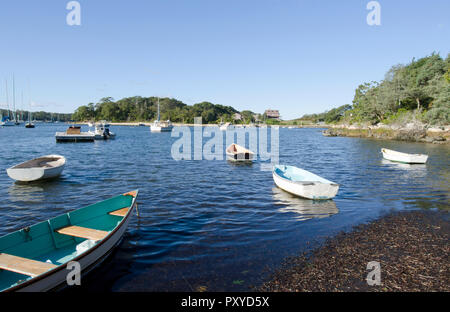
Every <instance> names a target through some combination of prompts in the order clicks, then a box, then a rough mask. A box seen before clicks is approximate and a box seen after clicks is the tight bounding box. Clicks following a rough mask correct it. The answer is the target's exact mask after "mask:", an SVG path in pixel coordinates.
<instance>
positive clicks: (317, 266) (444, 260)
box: [258, 211, 450, 292]
mask: <svg viewBox="0 0 450 312" xmlns="http://www.w3.org/2000/svg"><path fill="white" fill-rule="evenodd" d="M449 236H450V223H449V215H448V212H447V211H403V212H393V213H391V214H389V215H387V216H384V217H381V218H380V219H377V220H375V221H372V222H370V223H367V224H363V225H359V226H356V227H354V228H353V230H352V231H351V232H349V233H345V232H341V233H340V234H338V235H337V236H335V237H332V238H329V239H328V240H327V241H325V243H324V244H323V245H322V246H321V247H318V248H317V249H315V250H313V251H312V252H310V253H304V254H301V255H298V256H295V257H291V258H289V259H287V260H286V261H285V263H284V264H283V265H282V266H281V268H279V269H278V270H277V271H276V272H275V273H274V274H273V275H272V276H271V278H270V280H269V281H267V282H265V283H264V284H263V285H262V286H260V287H258V291H265V292H267V291H269V292H343V291H345V292H348V291H364V292H386V291H387V292H393V291H396V292H417V291H445V292H448V291H450V271H449V262H448V255H449V252H450V246H449V244H448V242H449ZM371 261H378V262H379V263H380V268H381V271H380V272H381V285H380V286H369V285H368V284H367V282H366V278H367V275H368V274H369V272H370V271H371V269H367V264H368V263H369V262H371Z"/></svg>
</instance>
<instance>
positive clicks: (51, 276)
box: [0, 191, 137, 292]
mask: <svg viewBox="0 0 450 312" xmlns="http://www.w3.org/2000/svg"><path fill="white" fill-rule="evenodd" d="M132 193H134V195H132V196H133V198H132V200H131V202H130V204H129V206H128V205H127V207H129V209H128V210H127V212H126V214H124V215H123V218H122V219H121V220H120V221H118V223H117V225H116V226H115V227H114V228H113V229H112V230H111V231H110V232H109V233H108V234H107V235H106V236H105V237H104V238H102V239H101V240H100V241H98V242H97V243H95V244H94V245H92V246H90V247H87V248H86V249H85V250H82V251H79V252H78V253H77V255H75V256H74V257H73V258H67V259H66V260H64V262H63V263H62V264H61V265H58V266H56V267H54V268H53V269H50V270H48V271H46V272H45V273H43V274H40V275H38V276H36V277H34V278H32V279H28V280H25V281H23V282H21V283H18V284H15V285H13V286H12V287H10V288H6V289H5V290H4V291H7V292H11V291H17V292H43V291H51V290H59V289H62V288H65V287H68V283H67V278H68V274H69V273H70V270H71V268H70V267H68V264H70V263H71V262H77V263H79V264H80V269H81V272H80V273H81V277H83V276H85V275H86V274H88V273H89V272H90V271H91V270H93V269H95V268H96V267H97V266H98V265H100V264H101V263H102V262H103V261H104V260H105V259H106V258H107V257H108V256H109V255H110V254H111V253H112V252H113V250H114V248H115V247H116V246H117V245H118V244H120V242H121V240H122V237H123V235H124V233H125V231H126V229H127V227H128V224H129V222H130V220H131V217H132V214H133V209H134V208H135V206H136V199H137V191H134V192H130V193H127V194H124V195H125V196H126V195H129V194H132ZM118 198H119V199H118ZM122 198H123V197H121V196H120V197H117V198H113V199H111V200H107V201H104V202H100V203H97V204H95V205H92V206H89V207H86V208H85V209H84V210H83V209H80V210H76V211H73V212H71V213H69V214H70V216H69V214H67V216H68V219H65V216H64V215H62V216H59V217H56V218H53V219H51V220H49V221H48V224H51V227H50V230H51V231H53V229H52V227H53V226H57V224H60V225H61V224H62V223H61V222H63V223H64V224H69V225H71V224H72V223H71V220H75V219H76V218H77V217H78V218H79V217H82V218H86V219H85V220H88V221H87V222H89V220H92V219H89V218H90V216H92V217H94V216H97V217H98V211H100V210H102V211H105V209H106V211H108V210H110V209H111V208H110V207H111V205H112V206H114V205H116V206H117V207H122V203H124V201H123V199H122ZM117 200H119V201H120V202H115V201H117ZM91 207H92V208H91ZM95 207H97V208H95ZM86 209H88V210H86ZM93 209H94V210H93ZM77 213H78V215H76V214H77ZM90 213H93V215H91V214H90ZM96 213H97V214H96ZM73 218H75V219H73ZM94 218H95V217H94ZM112 218H116V217H112ZM67 220H68V222H67ZM84 222H86V221H84ZM108 222H109V224H114V223H115V222H116V221H114V220H110V221H108ZM42 224H46V222H43V223H42ZM42 224H38V225H36V226H33V227H31V230H30V229H28V231H29V232H30V233H32V234H30V235H33V236H35V235H36V236H38V238H37V239H40V238H39V234H42V228H43V227H42ZM75 224H77V223H76V222H75ZM33 228H34V229H33ZM44 228H45V226H44ZM22 232H23V230H22ZM14 235H15V233H12V234H10V235H9V236H13V237H14ZM69 235H70V234H69ZM6 237H7V236H6ZM6 237H3V239H5V238H6ZM22 239H23V238H22ZM55 239H56V238H55V237H54V239H53V243H54V244H55V245H56V246H55V247H56V248H58V247H57V242H59V243H58V244H61V243H62V241H61V240H58V241H56V240H55ZM66 241H67V239H66ZM69 241H70V239H69ZM75 244H78V242H75ZM8 246H10V245H8V243H6V244H5V242H3V248H4V249H5V248H6V249H8V248H9V250H11V247H8ZM77 246H78V245H77ZM60 247H61V246H60ZM44 248H45V247H44ZM62 248H64V247H62ZM77 251H78V248H77ZM15 252H18V251H17V250H16V251H15ZM0 254H1V253H0ZM69 256H70V254H69ZM46 257H47V256H46ZM50 257H51V256H50ZM59 258H60V256H57V259H59ZM81 283H83V281H81Z"/></svg>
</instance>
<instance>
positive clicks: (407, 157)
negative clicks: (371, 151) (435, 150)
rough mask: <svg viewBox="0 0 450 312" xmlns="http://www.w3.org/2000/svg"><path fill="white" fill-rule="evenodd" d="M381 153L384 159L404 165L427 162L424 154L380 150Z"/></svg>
mask: <svg viewBox="0 0 450 312" xmlns="http://www.w3.org/2000/svg"><path fill="white" fill-rule="evenodd" d="M381 152H382V153H383V158H384V159H387V160H390V161H395V162H400V163H404V164H425V163H426V162H427V160H428V155H424V154H407V153H401V152H397V151H393V150H389V149H386V148H383V149H381Z"/></svg>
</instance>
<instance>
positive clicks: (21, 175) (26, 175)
mask: <svg viewBox="0 0 450 312" xmlns="http://www.w3.org/2000/svg"><path fill="white" fill-rule="evenodd" d="M44 157H58V158H62V159H64V161H63V162H62V164H61V165H60V166H57V167H50V168H43V167H34V168H15V167H17V166H14V167H12V168H9V169H6V173H7V174H8V176H9V177H10V178H11V179H13V180H16V181H20V182H33V181H39V180H45V179H52V178H56V177H58V176H60V175H61V173H62V171H63V170H64V167H65V164H66V160H65V158H64V157H62V156H59V155H49V156H44Z"/></svg>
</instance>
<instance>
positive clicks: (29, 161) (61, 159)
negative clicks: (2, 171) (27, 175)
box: [6, 154, 66, 170]
mask: <svg viewBox="0 0 450 312" xmlns="http://www.w3.org/2000/svg"><path fill="white" fill-rule="evenodd" d="M41 158H58V159H57V160H55V161H62V164H60V165H58V166H56V167H53V166H51V167H23V168H18V167H19V166H22V165H25V164H27V163H31V162H32V161H35V160H38V159H41ZM65 165H66V158H65V157H64V156H62V155H56V154H55V155H45V156H41V157H37V158H33V159H30V160H27V161H24V162H22V163H20V164H17V165H14V166H12V167H10V168H8V169H6V170H20V169H24V170H30V169H53V168H60V167H62V166H65Z"/></svg>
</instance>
